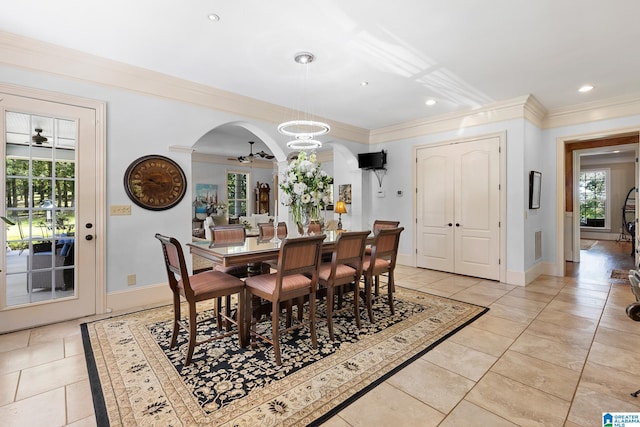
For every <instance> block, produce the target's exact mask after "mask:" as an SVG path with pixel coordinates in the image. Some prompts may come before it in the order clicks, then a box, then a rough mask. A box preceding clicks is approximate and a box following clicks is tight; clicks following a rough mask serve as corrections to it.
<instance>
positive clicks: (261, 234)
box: [258, 222, 288, 241]
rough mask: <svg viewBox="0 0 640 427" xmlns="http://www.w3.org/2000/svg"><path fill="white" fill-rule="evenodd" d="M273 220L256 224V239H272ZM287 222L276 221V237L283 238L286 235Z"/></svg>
mask: <svg viewBox="0 0 640 427" xmlns="http://www.w3.org/2000/svg"><path fill="white" fill-rule="evenodd" d="M274 228H275V227H274V226H273V222H261V223H260V224H258V240H259V241H268V240H271V239H273V234H274V233H273V232H274ZM287 234H288V231H287V223H286V222H279V223H278V239H284V238H285V237H287Z"/></svg>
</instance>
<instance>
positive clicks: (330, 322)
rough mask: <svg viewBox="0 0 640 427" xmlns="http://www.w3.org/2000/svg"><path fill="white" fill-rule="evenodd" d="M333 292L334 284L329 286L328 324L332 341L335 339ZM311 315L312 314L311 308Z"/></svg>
mask: <svg viewBox="0 0 640 427" xmlns="http://www.w3.org/2000/svg"><path fill="white" fill-rule="evenodd" d="M333 292H334V288H333V286H327V326H328V328H329V338H330V339H331V341H333V340H334V339H335V337H334V335H333V300H334V296H333ZM309 315H310V316H311V310H309Z"/></svg>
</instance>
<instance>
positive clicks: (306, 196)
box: [300, 193, 311, 203]
mask: <svg viewBox="0 0 640 427" xmlns="http://www.w3.org/2000/svg"><path fill="white" fill-rule="evenodd" d="M300 201H301V202H302V203H309V202H310V201H311V196H310V195H309V194H307V193H304V194H303V195H302V196H300Z"/></svg>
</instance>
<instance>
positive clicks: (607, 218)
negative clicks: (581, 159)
mask: <svg viewBox="0 0 640 427" xmlns="http://www.w3.org/2000/svg"><path fill="white" fill-rule="evenodd" d="M590 172H604V175H605V177H604V179H605V183H604V197H605V206H604V209H605V213H604V226H603V227H594V226H588V225H582V222H581V219H582V218H580V212H581V209H580V206H581V204H582V202H581V196H582V194H581V193H578V198H577V199H578V216H579V218H578V220H579V221H580V222H579V224H580V229H581V230H588V231H611V221H612V219H611V218H612V217H611V168H607V167H604V168H603V167H588V168H581V169H580V171H579V172H578V185H577V188H578V191H579V190H580V183H581V182H582V174H583V173H590Z"/></svg>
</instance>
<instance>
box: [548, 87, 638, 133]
mask: <svg viewBox="0 0 640 427" xmlns="http://www.w3.org/2000/svg"><path fill="white" fill-rule="evenodd" d="M635 115H640V94H638V93H636V94H631V95H625V96H620V97H616V98H610V99H607V100H603V101H594V102H587V103H584V104H579V105H574V106H572V107H569V108H558V109H555V110H549V112H548V113H547V115H546V117H545V119H544V121H543V123H542V127H543V128H546V129H550V128H557V127H563V126H572V125H578V124H583V123H588V122H593V121H598V120H609V119H616V118H620V117H628V116H635Z"/></svg>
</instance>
